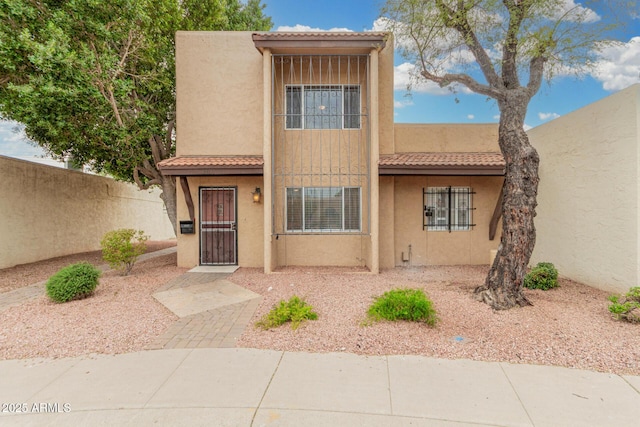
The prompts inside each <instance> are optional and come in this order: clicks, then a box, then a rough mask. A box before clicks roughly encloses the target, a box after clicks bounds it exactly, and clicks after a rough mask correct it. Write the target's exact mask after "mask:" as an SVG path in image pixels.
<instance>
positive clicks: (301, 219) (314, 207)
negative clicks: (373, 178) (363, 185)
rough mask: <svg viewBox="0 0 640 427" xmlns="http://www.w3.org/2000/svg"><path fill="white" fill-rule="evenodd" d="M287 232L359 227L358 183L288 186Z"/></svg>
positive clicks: (358, 229)
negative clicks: (347, 184) (346, 185)
mask: <svg viewBox="0 0 640 427" xmlns="http://www.w3.org/2000/svg"><path fill="white" fill-rule="evenodd" d="M286 215H287V219H286V224H287V231H289V232H332V231H360V229H361V204H360V187H289V188H287V198H286Z"/></svg>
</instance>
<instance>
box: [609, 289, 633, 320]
mask: <svg viewBox="0 0 640 427" xmlns="http://www.w3.org/2000/svg"><path fill="white" fill-rule="evenodd" d="M609 301H611V305H610V306H609V311H610V312H611V314H613V317H614V318H616V319H617V320H626V321H627V322H631V323H640V286H634V287H633V288H631V289H629V292H627V293H626V294H624V295H623V296H622V299H621V298H620V296H618V295H611V296H610V297H609Z"/></svg>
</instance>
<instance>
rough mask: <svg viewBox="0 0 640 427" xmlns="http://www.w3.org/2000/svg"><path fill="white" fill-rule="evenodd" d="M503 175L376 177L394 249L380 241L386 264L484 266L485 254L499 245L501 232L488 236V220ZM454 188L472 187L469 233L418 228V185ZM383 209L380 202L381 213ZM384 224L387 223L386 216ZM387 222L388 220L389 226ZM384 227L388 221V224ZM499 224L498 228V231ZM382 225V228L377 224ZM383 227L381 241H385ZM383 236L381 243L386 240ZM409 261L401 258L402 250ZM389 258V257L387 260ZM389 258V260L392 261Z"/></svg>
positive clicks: (420, 198) (420, 195)
mask: <svg viewBox="0 0 640 427" xmlns="http://www.w3.org/2000/svg"><path fill="white" fill-rule="evenodd" d="M502 180H503V178H502V177H463V176H451V177H447V176H397V177H394V178H393V179H389V178H386V177H385V178H384V179H381V190H380V191H381V194H383V195H384V197H383V199H382V200H383V202H384V203H389V202H391V201H392V202H393V215H392V218H393V240H394V243H393V248H394V249H393V253H390V252H389V247H390V244H389V243H388V242H387V243H386V244H385V245H384V248H385V249H384V255H383V256H382V255H381V263H382V262H383V261H382V260H384V265H385V268H388V267H390V266H401V265H413V266H416V265H460V264H474V265H478V264H489V253H490V250H491V249H496V248H497V247H498V244H499V243H500V235H501V233H500V231H498V233H497V234H496V237H495V239H494V240H492V241H491V240H489V221H490V220H491V215H492V214H493V210H494V208H495V205H496V202H497V200H498V195H499V193H500V186H501V185H502ZM445 186H459V187H471V188H472V189H473V191H474V192H475V193H476V194H474V195H473V207H474V208H475V210H474V211H473V214H472V215H473V216H472V220H473V223H474V224H476V226H475V227H473V228H472V229H471V230H468V231H452V232H451V233H449V232H447V231H427V230H424V229H423V226H422V224H423V188H427V187H445ZM384 209H385V207H384V206H381V211H382V210H384ZM381 217H382V218H385V220H384V222H385V223H386V224H388V222H387V220H386V215H381ZM389 225H390V224H389ZM387 226H388V225H387ZM500 226H501V224H499V227H498V230H500ZM382 228H383V229H384V227H382ZM388 234H389V231H388V230H387V232H386V233H384V234H383V236H384V235H386V236H387V237H385V240H387V239H389V237H388ZM385 240H383V241H385ZM409 245H411V260H410V262H403V261H402V257H401V255H402V252H404V253H405V257H408V255H409ZM391 260H393V261H391ZM391 262H393V264H392V265H391Z"/></svg>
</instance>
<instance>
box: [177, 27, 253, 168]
mask: <svg viewBox="0 0 640 427" xmlns="http://www.w3.org/2000/svg"><path fill="white" fill-rule="evenodd" d="M262 92H263V80H262V55H261V54H260V52H258V50H256V48H255V46H254V44H253V40H252V39H251V32H198V31H178V32H177V33H176V93H177V101H176V109H177V114H176V116H177V127H176V132H177V133H176V135H177V142H178V143H177V153H176V154H177V155H179V156H187V155H199V156H202V155H234V156H237V155H261V154H262V141H263V138H262V131H263V126H262V120H263V99H262V94H263V93H262Z"/></svg>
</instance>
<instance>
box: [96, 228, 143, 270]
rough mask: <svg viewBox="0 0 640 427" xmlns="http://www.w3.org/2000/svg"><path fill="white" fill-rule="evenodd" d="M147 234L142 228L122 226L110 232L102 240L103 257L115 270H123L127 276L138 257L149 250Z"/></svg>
mask: <svg viewBox="0 0 640 427" xmlns="http://www.w3.org/2000/svg"><path fill="white" fill-rule="evenodd" d="M148 238H149V236H145V235H144V232H143V231H142V230H134V229H132V228H121V229H119V230H113V231H110V232H108V233H107V234H105V235H104V237H103V238H102V241H100V247H101V248H102V258H103V259H104V260H105V261H106V262H107V263H108V264H109V267H111V268H113V269H114V270H121V271H122V275H123V276H126V275H127V274H129V273H130V272H131V269H132V268H133V265H134V264H135V263H136V261H137V259H138V257H139V256H140V255H142V254H143V253H144V252H145V251H146V250H147V245H146V243H145V242H146V241H147V239H148Z"/></svg>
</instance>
